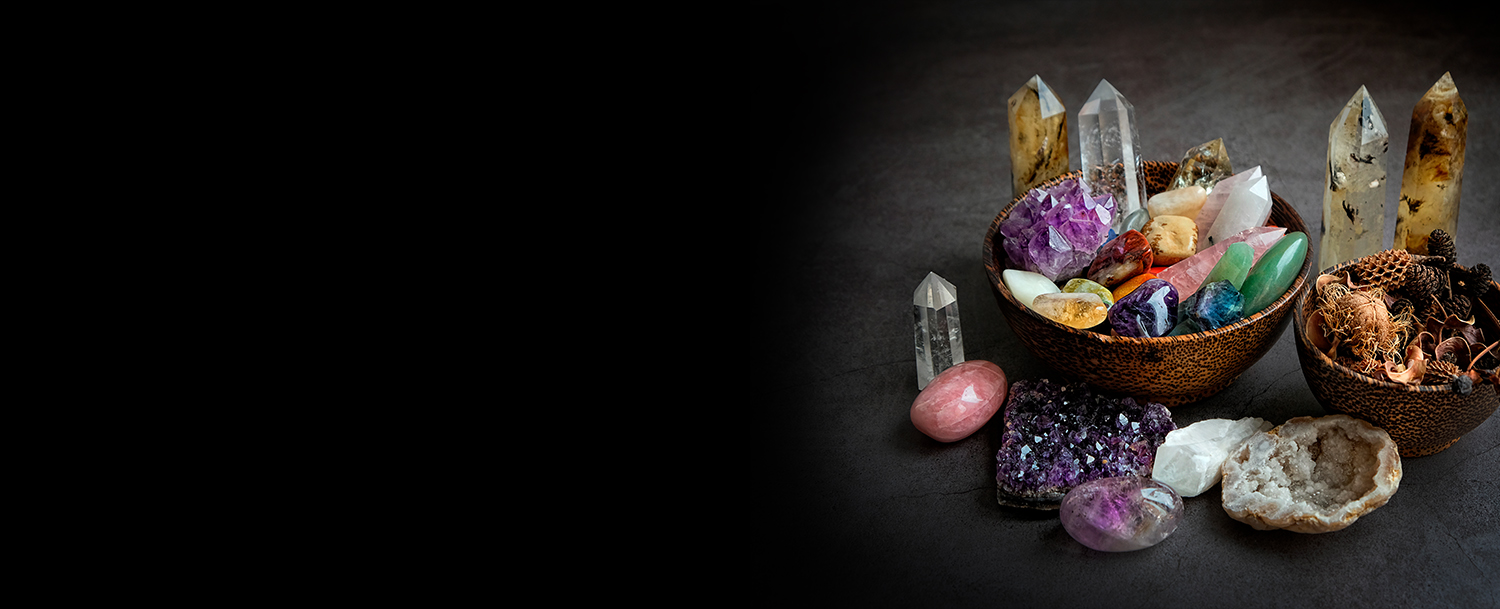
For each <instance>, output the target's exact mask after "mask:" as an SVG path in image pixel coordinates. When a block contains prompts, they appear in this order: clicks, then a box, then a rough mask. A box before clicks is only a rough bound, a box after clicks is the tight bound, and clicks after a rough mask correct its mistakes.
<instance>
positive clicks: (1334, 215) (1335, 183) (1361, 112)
mask: <svg viewBox="0 0 1500 609" xmlns="http://www.w3.org/2000/svg"><path fill="white" fill-rule="evenodd" d="M1389 145H1390V137H1389V135H1388V134H1387V133H1386V129H1385V117H1383V116H1381V115H1380V108H1377V107H1376V106H1375V100H1373V99H1370V93H1369V91H1366V90H1365V88H1364V86H1363V85H1361V86H1360V87H1359V91H1356V92H1355V93H1354V97H1351V98H1349V103H1347V104H1344V110H1343V111H1342V112H1339V116H1338V118H1335V119H1334V120H1333V124H1331V125H1329V126H1328V165H1326V169H1325V171H1324V179H1325V180H1326V181H1327V183H1328V189H1327V190H1325V191H1323V229H1322V231H1323V240H1322V243H1321V244H1320V245H1319V247H1318V268H1320V269H1326V268H1329V267H1332V266H1333V265H1335V264H1338V263H1340V262H1343V261H1345V260H1353V259H1355V258H1360V257H1363V256H1368V255H1370V254H1374V253H1375V252H1378V251H1380V250H1381V249H1382V248H1381V239H1382V238H1383V237H1384V236H1385V177H1386V176H1385V152H1386V149H1387V148H1388V147H1389Z"/></svg>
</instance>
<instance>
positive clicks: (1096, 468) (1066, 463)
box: [995, 379, 1177, 510]
mask: <svg viewBox="0 0 1500 609" xmlns="http://www.w3.org/2000/svg"><path fill="white" fill-rule="evenodd" d="M1174 429H1177V425H1176V424H1175V423H1173V422H1172V415H1171V413H1170V412H1168V411H1167V408H1166V407H1165V406H1163V405H1161V404H1157V403H1155V402H1150V403H1146V404H1140V403H1137V402H1136V401H1135V399H1133V398H1128V397H1125V398H1111V397H1108V396H1105V395H1100V394H1098V393H1095V392H1094V390H1093V388H1091V387H1089V385H1088V384H1087V383H1083V382H1076V383H1071V384H1062V383H1054V382H1052V381H1050V380H1047V379H1041V380H1034V381H1033V380H1023V381H1016V382H1015V383H1014V384H1012V385H1011V387H1010V398H1009V400H1008V401H1007V403H1006V406H1005V435H1004V438H1003V439H1002V440H1001V443H1000V451H999V452H998V453H996V454H995V464H996V472H995V483H996V485H997V486H998V489H997V498H998V500H999V502H1000V504H1001V505H1007V506H1012V507H1027V508H1037V509H1045V510H1055V509H1057V508H1058V506H1059V505H1061V503H1062V499H1063V496H1064V495H1066V494H1068V491H1069V490H1072V489H1073V487H1075V486H1078V485H1079V484H1082V483H1084V482H1088V481H1089V480H1094V479H1097V478H1110V477H1114V476H1132V475H1133V476H1146V477H1149V476H1150V475H1151V464H1152V463H1153V462H1154V461H1155V460H1156V449H1157V447H1159V446H1161V444H1162V442H1165V441H1166V439H1167V433H1169V432H1171V431H1172V430H1174Z"/></svg>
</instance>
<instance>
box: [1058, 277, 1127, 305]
mask: <svg viewBox="0 0 1500 609" xmlns="http://www.w3.org/2000/svg"><path fill="white" fill-rule="evenodd" d="M1062 291H1063V292H1064V293H1068V294H1082V293H1085V292H1087V293H1089V294H1098V295H1099V299H1100V300H1103V301H1104V306H1106V307H1108V306H1111V305H1113V304H1115V295H1114V293H1113V292H1110V291H1109V288H1106V287H1104V286H1102V285H1099V284H1098V283H1095V282H1093V281H1089V280H1087V279H1084V278H1082V277H1079V278H1077V279H1069V280H1068V283H1067V285H1064V286H1063V288H1062Z"/></svg>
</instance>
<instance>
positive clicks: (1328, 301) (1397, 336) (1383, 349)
mask: <svg viewBox="0 0 1500 609" xmlns="http://www.w3.org/2000/svg"><path fill="white" fill-rule="evenodd" d="M1328 288H1329V289H1326V290H1325V291H1324V298H1323V300H1322V301H1321V302H1320V304H1319V309H1320V310H1321V311H1322V314H1323V320H1324V323H1325V324H1327V331H1328V332H1330V333H1331V334H1332V336H1333V337H1334V338H1336V339H1338V340H1336V341H1335V342H1339V343H1341V345H1340V351H1344V352H1346V353H1348V354H1349V355H1351V356H1354V357H1357V358H1359V359H1374V360H1380V359H1386V358H1384V357H1382V356H1384V355H1389V354H1392V353H1395V352H1397V351H1398V350H1399V349H1400V347H1401V330H1400V329H1399V328H1397V326H1396V324H1395V322H1394V320H1392V319H1391V315H1390V312H1389V311H1388V310H1387V309H1386V307H1385V295H1384V294H1383V293H1381V291H1380V290H1378V289H1375V290H1369V291H1358V292H1355V291H1349V290H1348V289H1347V288H1345V289H1342V290H1341V289H1337V284H1333V285H1330V286H1328Z"/></svg>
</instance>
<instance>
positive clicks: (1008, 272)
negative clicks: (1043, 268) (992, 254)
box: [1000, 269, 1061, 309]
mask: <svg viewBox="0 0 1500 609" xmlns="http://www.w3.org/2000/svg"><path fill="white" fill-rule="evenodd" d="M1000 279H1001V281H1004V282H1005V287H1006V288H1007V289H1009V290H1010V293H1011V295H1013V296H1015V297H1016V300H1019V301H1021V304H1023V305H1026V308H1028V309H1030V308H1031V304H1032V302H1033V301H1035V300H1036V297H1037V296H1039V295H1041V294H1056V293H1058V292H1059V291H1061V290H1058V289H1057V284H1055V283H1052V280H1051V279H1048V278H1046V277H1043V276H1041V275H1038V274H1036V273H1033V272H1031V271H1018V270H1015V269H1005V270H1004V271H1001V272H1000Z"/></svg>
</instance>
